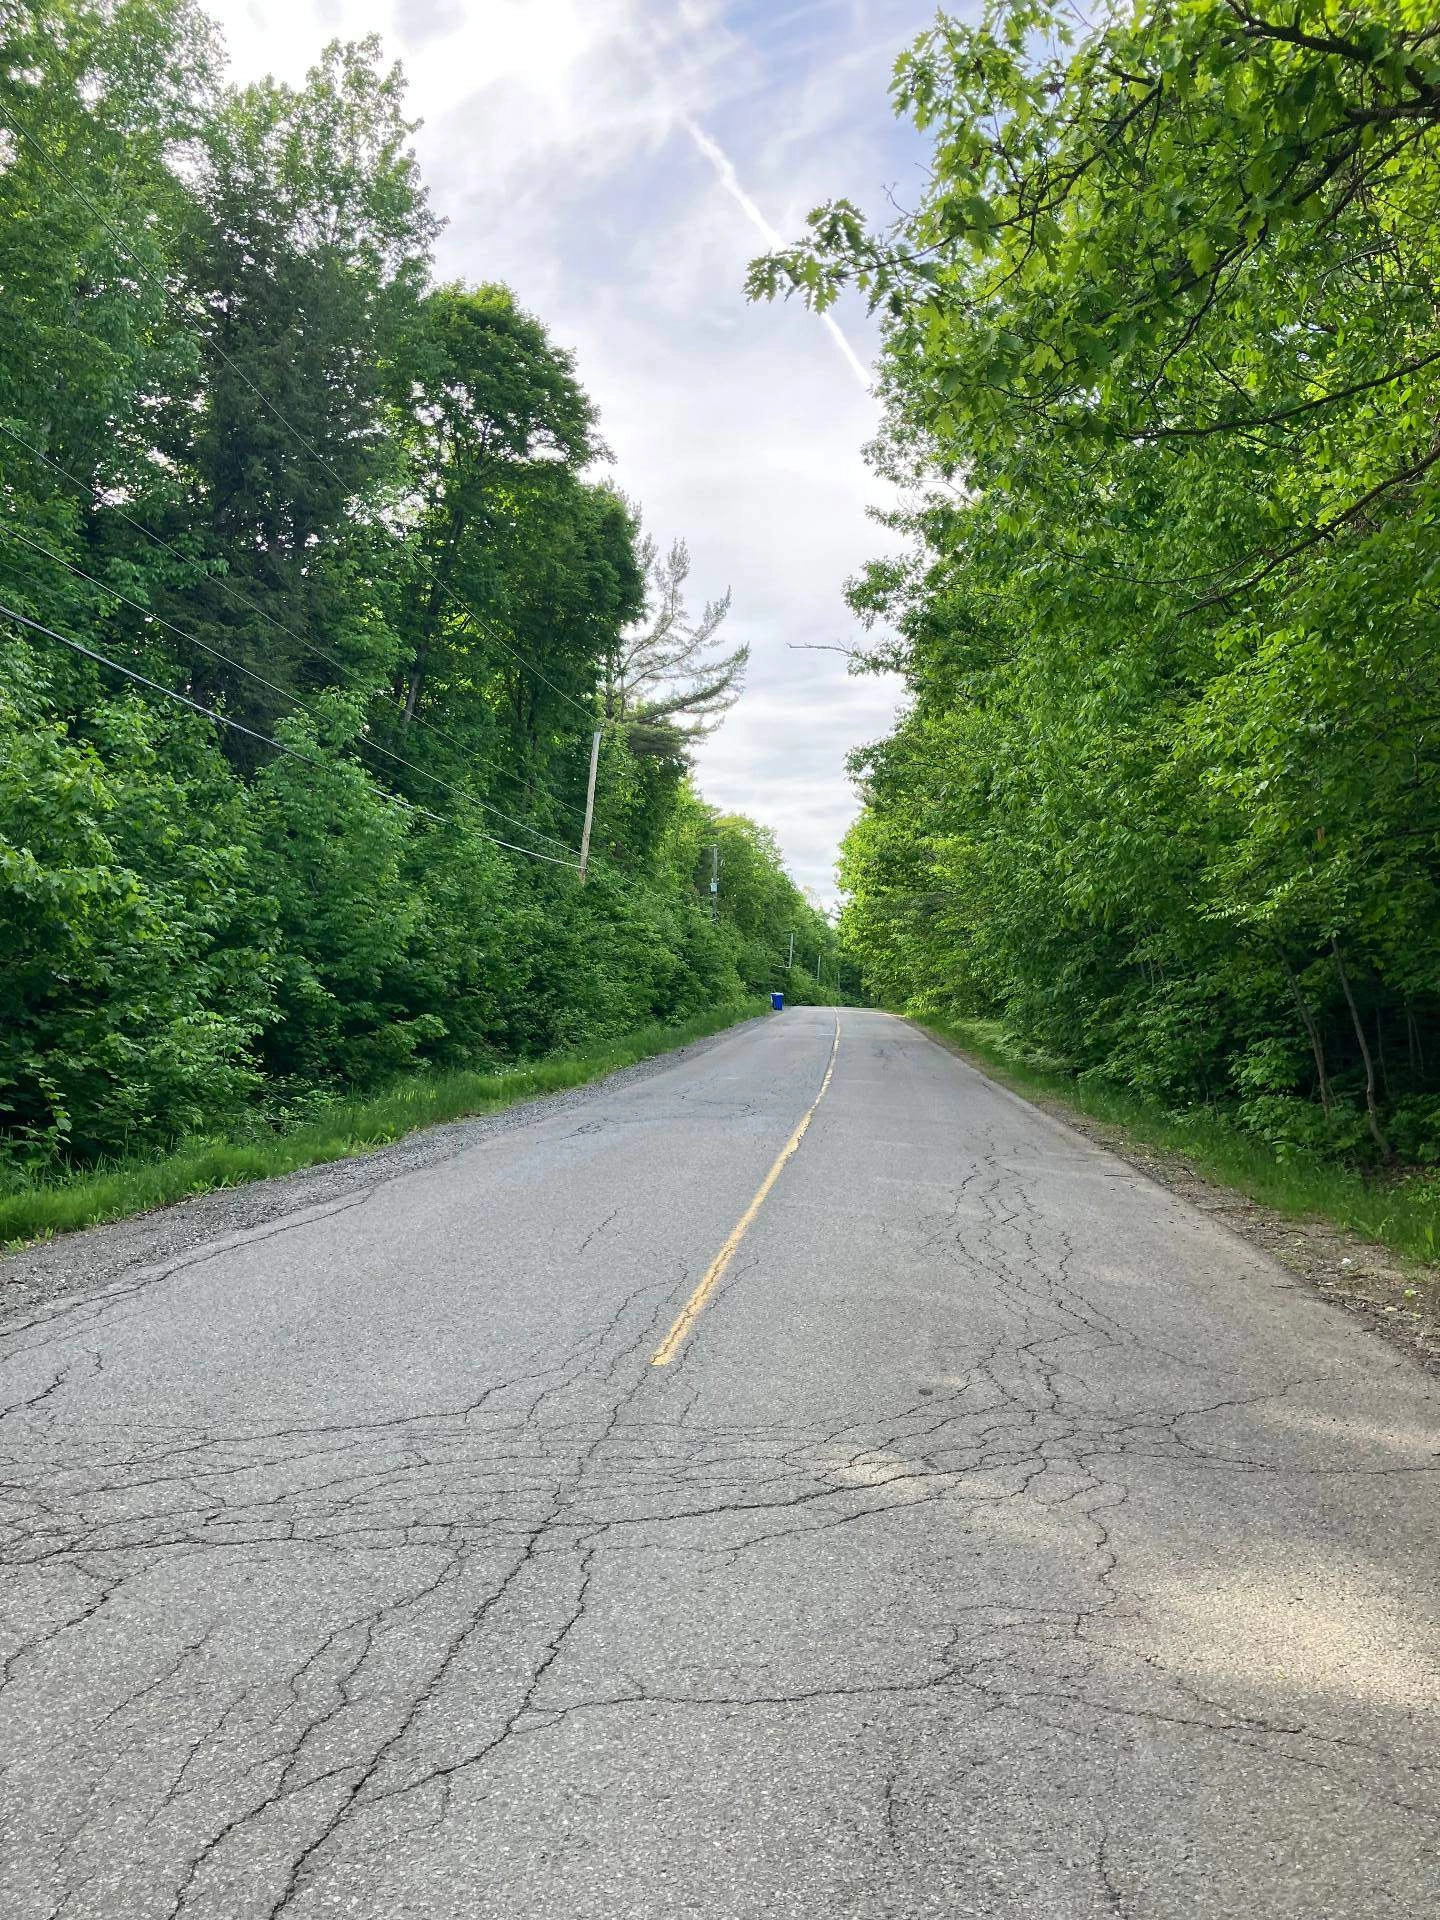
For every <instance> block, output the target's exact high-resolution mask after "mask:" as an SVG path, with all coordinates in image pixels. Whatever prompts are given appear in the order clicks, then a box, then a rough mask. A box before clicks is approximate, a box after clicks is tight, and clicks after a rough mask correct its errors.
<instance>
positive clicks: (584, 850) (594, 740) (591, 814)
mask: <svg viewBox="0 0 1440 1920" xmlns="http://www.w3.org/2000/svg"><path fill="white" fill-rule="evenodd" d="M602 731H603V729H602V728H600V727H597V728H596V729H595V731H594V733H593V734H592V735H591V738H590V784H589V785H588V786H587V787H586V789H585V831H584V832H583V833H582V834H581V836H580V884H581V886H582V887H583V886H584V884H585V869H586V867H587V866H588V865H589V862H590V827H591V823H592V822H593V820H594V818H595V769H596V768H597V767H598V766H599V765H600V735H601V733H602Z"/></svg>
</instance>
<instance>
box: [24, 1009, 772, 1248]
mask: <svg viewBox="0 0 1440 1920" xmlns="http://www.w3.org/2000/svg"><path fill="white" fill-rule="evenodd" d="M767 1004H768V1003H767V1002H764V1001H761V1000H756V1001H752V1002H746V1003H744V1004H742V1005H740V1006H735V1007H726V1008H723V1009H719V1010H717V1011H716V1012H714V1013H710V1014H706V1015H704V1016H703V1017H702V1018H700V1019H696V1020H690V1021H687V1022H685V1023H684V1024H683V1025H681V1026H664V1025H662V1024H661V1023H660V1022H658V1021H656V1022H654V1023H652V1024H651V1025H649V1026H644V1027H637V1028H636V1029H635V1031H634V1032H633V1033H628V1034H626V1035H624V1037H623V1038H621V1039H618V1040H604V1041H597V1042H595V1043H594V1044H593V1045H590V1046H585V1047H576V1048H574V1049H573V1050H571V1051H568V1052H566V1053H561V1054H554V1055H551V1056H550V1057H549V1058H547V1059H543V1060H530V1061H521V1062H519V1063H518V1064H517V1065H515V1066H513V1067H502V1068H500V1069H498V1070H497V1071H495V1072H493V1073H471V1072H466V1071H458V1072H453V1073H428V1074H418V1073H417V1074H409V1075H407V1076H406V1077H405V1078H404V1079H402V1080H398V1081H397V1082H396V1083H395V1085H394V1086H392V1087H390V1088H388V1089H387V1090H386V1091H385V1092H383V1093H377V1094H374V1095H371V1096H370V1097H368V1098H365V1099H352V1100H337V1101H336V1102H335V1104H334V1105H333V1106H330V1107H327V1108H325V1109H324V1111H323V1112H322V1113H320V1114H319V1115H318V1116H317V1117H316V1118H314V1119H312V1120H307V1121H306V1122H305V1123H304V1124H303V1125H301V1126H297V1127H294V1128H290V1129H286V1130H278V1129H277V1130H276V1131H275V1132H274V1133H273V1134H265V1135H261V1136H260V1137H259V1138H258V1139H245V1140H207V1141H200V1142H195V1143H193V1144H191V1145H188V1146H182V1147H178V1148H176V1149H175V1150H174V1151H173V1152H171V1153H166V1154H159V1155H156V1156H154V1157H153V1158H150V1159H137V1160H121V1161H116V1162H114V1163H112V1164H110V1165H108V1166H104V1167H99V1168H96V1169H94V1170H92V1171H90V1172H86V1173H77V1174H70V1175H65V1176H62V1177H59V1178H54V1177H43V1178H39V1179H36V1180H34V1181H32V1182H30V1183H29V1184H27V1185H26V1186H24V1187H21V1188H19V1189H18V1190H16V1191H13V1192H10V1193H6V1194H3V1195H0V1248H9V1247H14V1246H17V1245H20V1244H22V1243H23V1242H25V1241H27V1240H37V1239H41V1238H48V1237H49V1236H50V1235H52V1234H57V1233H72V1232H74V1231H75V1229H76V1228H78V1227H93V1226H98V1225H99V1224H100V1223H101V1222H102V1221H105V1220H119V1219H122V1218H124V1217H125V1216H126V1215H129V1214H136V1213H148V1212H149V1211H150V1210H151V1208H153V1207H164V1206H169V1205H170V1204H171V1203H172V1202H173V1201H176V1200H183V1199H185V1198H187V1197H188V1196H189V1195H190V1194H195V1193H208V1192H210V1191H211V1190H212V1189H213V1188H215V1187H238V1186H242V1185H244V1184H245V1182H246V1181H249V1180H268V1179H270V1178H272V1177H273V1176H274V1175H276V1174H281V1173H293V1172H295V1171H296V1170H297V1169H298V1168H300V1167H315V1166H321V1165H323V1164H324V1163H325V1162H327V1161H330V1160H343V1159H345V1158H346V1157H347V1156H348V1155H350V1154H354V1153H364V1152H366V1151H368V1150H369V1149H370V1148H372V1147H382V1146H386V1145H388V1144H389V1142H391V1141H392V1140H398V1139H400V1138H401V1137H402V1135H404V1134H407V1133H413V1132H414V1131H415V1129H416V1128H417V1127H432V1126H437V1125H440V1124H441V1123H443V1122H444V1121H447V1120H461V1119H464V1118H466V1117H467V1116H468V1115H471V1114H479V1113H497V1112H499V1111H500V1110H501V1109H503V1108H505V1107H513V1106H516V1105H518V1104H519V1102H520V1101H522V1100H533V1099H535V1098H536V1096H537V1095H539V1094H545V1093H560V1092H563V1091H564V1089H565V1088H567V1087H579V1086H583V1085H584V1084H585V1082H586V1081H588V1080H598V1079H599V1078H600V1077H601V1075H602V1074H607V1073H613V1072H615V1070H616V1069H617V1068H619V1067H630V1066H634V1065H635V1064H636V1062H637V1061H640V1060H649V1059H651V1058H652V1057H653V1056H654V1055H655V1054H657V1053H669V1052H671V1051H672V1050H673V1049H674V1048H676V1047H683V1046H686V1045H688V1044H689V1043H690V1042H691V1041H693V1040H704V1039H707V1038H708V1037H709V1036H710V1035H711V1034H714V1033H720V1032H721V1031H723V1029H724V1028H726V1027H733V1026H735V1025H736V1024H737V1023H738V1022H739V1021H741V1020H749V1019H752V1018H754V1016H755V1015H757V1014H759V1013H761V1012H763V1011H764V1010H765V1007H766V1005H767Z"/></svg>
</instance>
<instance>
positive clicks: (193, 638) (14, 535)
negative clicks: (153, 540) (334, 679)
mask: <svg viewBox="0 0 1440 1920" xmlns="http://www.w3.org/2000/svg"><path fill="white" fill-rule="evenodd" d="M0 533H4V534H6V535H7V536H8V537H9V538H10V539H12V540H18V541H20V543H21V544H22V545H23V546H27V547H29V548H30V549H31V551H32V552H34V553H43V554H44V556H45V558H46V559H47V560H52V561H54V563H55V564H56V566H60V567H64V568H65V570H66V571H67V572H68V573H73V574H74V575H75V577H76V579H77V580H88V581H89V583H90V585H91V586H92V587H98V588H99V589H100V591H101V592H102V593H105V594H109V595H110V596H111V598H112V599H115V600H118V601H120V603H121V604H122V605H123V606H127V607H132V608H133V609H134V610H135V612H136V613H138V614H139V615H140V616H141V618H142V619H145V620H148V621H151V622H152V623H153V624H154V625H156V626H160V627H164V628H166V629H167V630H168V631H169V632H171V633H173V634H176V635H178V637H179V638H180V639H181V640H184V641H187V642H188V643H189V644H190V645H191V646H194V647H198V648H199V649H200V651H201V652H202V653H208V654H209V655H210V657H211V659H212V660H220V661H223V662H224V664H225V665H226V666H227V667H233V668H234V670H235V672H236V673H239V674H243V675H244V677H245V678H246V679H247V680H253V681H254V682H255V684H256V685H257V686H261V687H268V688H269V690H270V692H271V693H276V694H279V696H280V698H281V699H282V700H284V701H285V702H286V703H287V704H288V705H290V706H295V707H299V708H300V710H301V712H302V713H303V712H304V711H305V708H304V705H303V703H302V702H301V700H300V698H299V696H298V695H297V694H295V693H292V692H291V691H290V690H289V689H288V688H286V687H282V686H281V685H280V684H279V683H278V682H277V681H275V680H270V679H267V677H266V676H265V675H264V674H263V673H256V672H254V671H253V669H251V668H250V667H246V666H242V665H241V663H240V662H239V661H238V660H232V659H231V658H230V655H229V654H228V653H221V652H220V650H219V648H218V647H212V646H210V645H209V644H208V643H207V642H206V641H204V640H202V639H201V638H200V637H199V635H198V634H194V633H187V632H186V630H185V628H184V627H177V626H176V625H175V623H174V621H173V620H167V619H165V618H164V616H163V615H161V614H158V613H152V612H151V610H150V608H149V607H146V606H142V605H141V603H140V602H139V601H138V600H132V599H130V597H129V595H128V594H124V593H121V591H120V590H119V588H118V587H112V586H111V585H110V584H109V583H108V582H107V581H104V580H100V579H97V578H96V576H95V575H94V574H93V573H86V571H85V569H84V568H83V567H77V566H75V565H74V563H73V562H72V561H69V560H66V559H65V558H64V557H63V556H62V555H60V554H58V553H52V552H51V551H50V549H49V547H45V546H42V545H41V544H40V542H39V541H38V540H32V539H30V538H29V537H28V535H26V534H23V533H21V531H20V530H19V528H18V527H12V526H8V525H6V524H5V522H3V521H0ZM356 746H357V747H365V748H368V749H369V751H370V752H371V753H379V754H383V755H384V757H385V758H386V759H387V760H393V761H394V762H395V763H396V765H397V766H401V767H408V768H409V769H410V771H411V773H414V774H418V775H419V777H420V778H421V779H422V780H432V781H433V782H434V783H435V785H436V786H438V787H444V789H445V790H446V792H447V793H453V794H455V795H457V796H458V797H459V798H460V799H462V800H468V801H469V802H470V803H471V805H472V806H477V807H480V808H482V809H483V810H484V811H485V812H487V813H493V814H494V815H495V816H496V818H497V819H500V820H504V821H506V822H507V823H508V824H509V825H510V826H512V827H519V828H520V830H521V831H522V832H523V833H532V834H534V836H535V838H536V839H537V840H544V841H547V842H548V843H549V845H550V846H552V847H559V848H560V849H561V850H562V851H563V852H565V853H570V852H571V851H572V849H571V848H570V847H567V846H566V845H565V842H564V841H563V840H557V839H556V838H555V836H554V834H553V833H542V832H541V830H540V828H539V827H532V826H531V824H530V822H529V821H528V820H521V819H519V818H518V817H517V816H516V815H515V814H513V813H506V811H505V809H504V808H503V807H497V806H495V805H493V804H492V802H490V801H489V800H482V799H481V798H480V797H479V795H478V794H474V793H471V792H470V790H469V788H468V787H457V786H456V785H455V784H454V782H453V781H450V780H445V779H442V778H441V776H440V775H439V774H438V773H431V772H429V770H428V769H427V768H425V767H417V766H416V764H415V762H414V761H413V760H407V759H406V758H405V756H404V755H403V754H400V753H393V752H392V751H391V750H390V748H389V747H382V746H381V745H380V743H379V741H378V740H367V739H361V740H357V742H356Z"/></svg>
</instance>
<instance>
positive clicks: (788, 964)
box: [785, 927, 795, 973]
mask: <svg viewBox="0 0 1440 1920" xmlns="http://www.w3.org/2000/svg"><path fill="white" fill-rule="evenodd" d="M794 965H795V929H794V928H793V927H792V928H791V929H790V957H789V959H788V960H787V961H786V962H785V971H786V972H787V973H789V971H790V969H791V968H792V967H793V966H794Z"/></svg>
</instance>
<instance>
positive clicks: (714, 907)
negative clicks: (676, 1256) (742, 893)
mask: <svg viewBox="0 0 1440 1920" xmlns="http://www.w3.org/2000/svg"><path fill="white" fill-rule="evenodd" d="M710 918H711V919H712V920H718V919H719V918H720V842H719V841H718V840H716V841H715V842H714V843H713V844H712V846H711V848H710Z"/></svg>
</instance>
